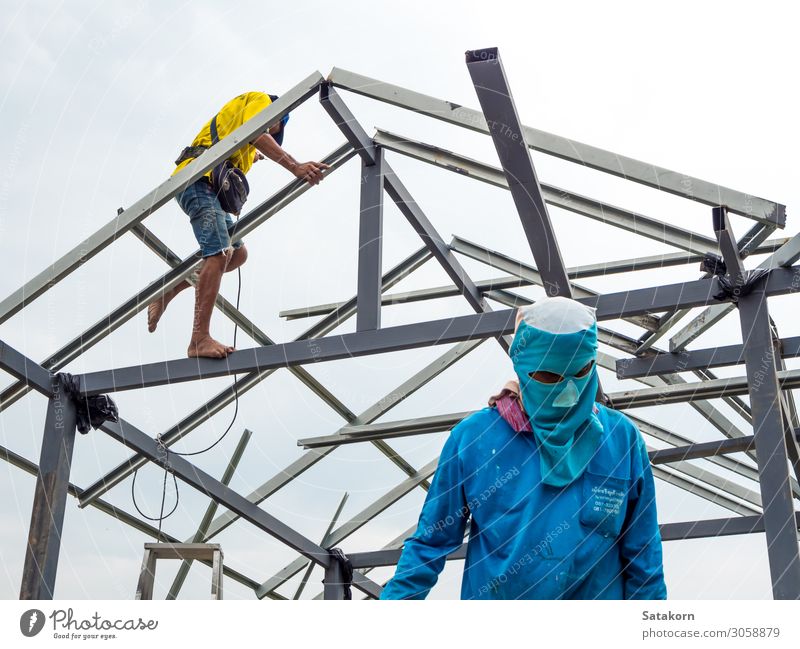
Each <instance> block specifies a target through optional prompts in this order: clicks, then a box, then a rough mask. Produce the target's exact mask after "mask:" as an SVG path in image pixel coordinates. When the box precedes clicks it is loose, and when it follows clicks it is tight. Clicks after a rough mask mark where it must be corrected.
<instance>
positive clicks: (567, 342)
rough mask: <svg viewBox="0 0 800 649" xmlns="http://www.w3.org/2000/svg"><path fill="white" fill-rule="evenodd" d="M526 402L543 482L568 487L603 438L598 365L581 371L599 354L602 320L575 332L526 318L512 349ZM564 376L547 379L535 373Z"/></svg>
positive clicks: (523, 399) (511, 354)
mask: <svg viewBox="0 0 800 649" xmlns="http://www.w3.org/2000/svg"><path fill="white" fill-rule="evenodd" d="M509 353H510V356H511V360H512V361H513V363H514V371H515V372H516V374H517V378H519V385H520V393H521V396H522V403H523V405H524V406H525V410H526V411H527V413H528V418H529V419H530V422H531V428H532V429H533V434H534V436H535V437H536V440H537V442H538V446H539V452H540V457H541V468H542V482H544V483H545V484H549V485H552V486H555V487H562V486H564V485H567V484H569V483H570V482H572V481H573V480H575V479H576V478H577V477H579V476H580V475H581V474H582V473H583V471H584V470H585V469H586V466H587V465H588V463H589V460H591V458H592V456H593V455H594V453H595V452H596V451H597V448H598V446H599V443H600V438H601V435H602V432H603V427H602V425H601V424H600V420H599V419H598V418H597V415H596V414H595V413H594V403H595V395H596V394H597V384H598V378H597V366H596V364H595V365H593V366H592V369H591V370H589V372H588V373H587V374H586V375H585V376H582V377H577V376H576V374H577V373H578V372H579V371H580V370H581V369H583V368H585V367H586V365H587V364H588V363H589V362H590V361H593V360H596V358H597V323H593V324H592V325H591V327H590V328H588V329H583V330H581V331H576V332H573V333H560V334H555V333H550V332H548V331H543V330H541V329H537V328H536V327H533V326H531V325H529V324H528V323H527V322H525V321H524V320H522V321H521V322H520V323H519V326H518V327H517V333H516V335H515V336H514V341H513V343H512V344H511V349H510V352H509ZM537 371H546V372H552V373H554V374H558V375H560V376H562V377H564V378H563V379H562V380H561V381H559V382H558V383H542V382H541V381H537V380H536V379H534V378H532V376H531V374H532V373H533V372H537Z"/></svg>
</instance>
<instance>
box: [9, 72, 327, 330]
mask: <svg viewBox="0 0 800 649" xmlns="http://www.w3.org/2000/svg"><path fill="white" fill-rule="evenodd" d="M323 81H324V79H323V77H322V75H321V74H320V73H319V72H314V73H313V74H311V75H309V76H308V77H306V78H305V79H304V80H303V81H301V82H300V83H299V84H297V85H296V86H294V88H291V89H290V90H288V91H287V92H285V93H283V94H282V95H281V96H280V97H279V98H278V99H277V100H275V102H273V103H271V104H270V105H269V106H267V107H266V108H265V109H264V110H262V111H261V112H259V113H258V114H257V115H254V116H253V117H252V118H251V119H249V120H247V121H246V122H245V123H244V124H242V125H241V126H240V127H239V128H237V129H236V130H235V131H233V132H232V133H230V134H229V135H227V136H225V137H224V138H222V139H221V140H220V141H219V142H217V144H215V145H214V146H212V147H211V148H209V149H207V150H206V151H205V152H203V153H202V154H201V155H200V156H198V157H197V158H195V159H194V160H193V161H192V162H190V163H189V164H188V165H187V166H186V167H184V168H183V169H181V170H180V171H179V172H178V173H177V174H175V175H174V176H170V177H169V178H168V179H167V180H165V181H164V182H163V183H161V185H159V186H158V187H156V188H155V189H154V190H153V191H151V192H150V193H149V194H147V195H146V196H144V197H142V198H140V199H139V200H138V201H136V203H134V204H133V205H131V207H129V208H128V209H127V210H125V211H123V212H121V213H120V214H118V215H117V216H116V218H114V219H113V220H111V221H109V222H108V223H106V224H105V225H104V226H103V227H102V228H100V229H99V230H98V231H97V232H95V233H94V234H93V235H91V236H90V237H88V238H87V239H85V240H84V241H82V242H81V243H79V244H78V245H77V246H75V248H73V249H72V250H70V251H69V252H68V253H66V254H65V255H64V256H62V257H61V258H59V259H58V260H56V261H55V262H53V264H52V265H51V266H50V267H49V268H47V269H46V270H44V271H42V272H41V273H39V274H38V275H37V276H36V277H34V278H33V279H31V280H29V281H28V282H26V283H25V284H24V285H23V286H22V287H21V288H19V289H18V290H16V291H15V292H14V293H12V294H11V295H9V296H8V297H7V298H6V299H5V300H3V301H2V302H0V323H3V322H5V321H6V320H8V319H9V318H10V317H11V316H13V315H14V314H15V313H17V312H18V311H19V310H20V309H22V308H23V307H24V306H25V305H26V304H30V303H31V302H33V300H35V299H36V298H37V297H39V296H40V295H42V294H43V293H45V292H46V291H47V290H49V289H50V288H52V287H53V286H55V285H56V284H57V283H58V282H59V281H61V280H62V279H64V278H65V277H67V276H68V275H69V274H70V273H72V272H73V271H74V270H76V269H77V268H79V267H80V266H82V265H83V264H84V263H85V262H86V261H88V260H89V259H91V258H92V257H94V256H95V255H96V254H97V253H98V252H100V251H101V250H103V248H105V247H107V246H108V245H109V244H111V243H112V242H113V241H114V240H115V239H117V238H118V237H120V236H122V235H123V234H124V233H125V232H127V231H128V230H130V229H131V228H132V227H133V226H134V225H136V224H137V223H141V222H142V221H143V220H144V219H145V218H146V217H148V216H149V215H150V214H152V213H153V212H155V211H156V210H157V209H158V208H160V207H161V206H162V205H164V204H166V203H167V202H168V201H169V200H170V199H172V198H173V197H174V196H175V195H176V194H177V193H178V192H180V191H182V190H183V189H185V188H186V187H188V186H189V185H190V184H191V183H193V182H194V181H195V180H197V179H198V178H200V176H202V175H203V174H204V173H206V172H207V171H208V170H209V169H211V168H212V167H214V166H215V165H216V164H217V163H218V162H220V161H221V160H225V159H226V158H228V157H229V156H230V155H231V154H232V153H233V152H235V151H236V150H237V149H239V148H241V147H242V146H244V145H245V144H246V143H248V142H251V141H253V140H254V139H255V138H257V137H258V136H259V135H261V134H262V133H266V132H267V130H268V129H269V128H270V127H271V126H274V125H275V124H277V123H278V122H279V121H280V119H281V117H283V115H285V114H286V113H288V112H289V111H291V110H294V109H295V108H296V107H297V106H299V105H300V104H302V103H303V102H304V101H305V100H306V99H308V98H309V97H311V96H312V95H313V94H315V93H316V91H317V88H318V87H319V85H320V83H322V82H323Z"/></svg>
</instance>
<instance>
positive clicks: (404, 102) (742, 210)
mask: <svg viewBox="0 0 800 649" xmlns="http://www.w3.org/2000/svg"><path fill="white" fill-rule="evenodd" d="M328 81H329V82H330V83H332V84H333V85H334V86H337V87H340V88H343V89H345V90H349V91H351V92H355V93H357V94H360V95H363V96H366V97H371V98H373V99H377V100H380V101H383V102H386V103H389V104H392V105H393V106H399V107H400V108H406V109H409V110H412V111H414V112H415V113H420V114H422V115H426V116H428V117H433V118H436V119H439V120H442V121H444V122H448V123H450V124H455V125H456V126H462V127H464V128H467V129H470V130H473V131H478V132H479V133H488V132H489V128H488V126H487V124H486V119H485V118H484V116H483V115H482V114H481V112H480V111H477V110H474V109H471V108H467V107H466V106H463V105H462V104H459V103H456V102H452V101H445V100H442V99H437V98H435V97H431V96H429V95H424V94H422V93H419V92H414V91H413V90H408V89H407V88H402V87H400V86H396V85H393V84H390V83H384V82H383V81H379V80H378V79H372V78H370V77H366V76H364V75H360V74H356V73H355V72H350V71H348V70H343V69H341V68H333V69H332V70H331V72H330V74H329V75H328ZM523 135H524V138H525V142H526V143H527V144H528V146H529V147H530V148H532V149H534V150H536V151H541V152H542V153H547V154H549V155H553V156H556V157H558V158H562V159H564V160H569V161H571V162H575V163H577V164H579V165H581V166H584V167H589V168H591V169H597V170H599V171H604V172H606V173H609V174H612V175H615V176H619V177H621V178H624V179H626V180H632V181H634V182H637V183H641V184H643V185H646V186H648V187H652V188H654V189H659V190H661V191H665V192H668V193H670V194H675V195H677V196H681V197H683V198H687V199H689V200H693V201H697V202H699V203H703V204H705V205H720V204H724V205H728V206H729V207H730V209H731V211H733V212H735V213H736V214H741V215H742V216H746V217H748V218H751V219H754V220H756V221H761V222H763V223H774V224H775V225H777V226H778V227H780V228H782V227H783V226H784V224H785V221H786V208H785V207H784V206H783V205H781V204H780V203H775V202H773V201H768V200H765V199H763V198H758V197H756V196H753V195H752V194H747V193H745V192H740V191H737V190H734V189H729V188H727V187H723V186H721V185H717V184H715V183H709V182H706V181H704V180H699V179H697V178H693V177H692V176H689V175H688V174H684V173H680V172H677V171H672V170H669V169H665V168H664V167H659V166H657V165H653V164H650V163H647V162H642V161H640V160H635V159H633V158H629V157H627V156H622V155H619V154H618V153H613V152H612V151H605V150H603V149H600V148H598V147H594V146H591V145H588V144H584V143H582V142H577V141H576V140H571V139H569V138H565V137H561V136H559V135H553V134H552V133H547V132H545V131H540V130H538V129H535V128H531V127H530V126H524V127H523Z"/></svg>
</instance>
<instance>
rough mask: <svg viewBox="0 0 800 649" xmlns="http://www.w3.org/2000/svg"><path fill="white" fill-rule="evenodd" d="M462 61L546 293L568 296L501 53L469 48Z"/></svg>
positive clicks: (562, 263) (561, 265) (570, 292)
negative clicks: (476, 96) (464, 60)
mask: <svg viewBox="0 0 800 649" xmlns="http://www.w3.org/2000/svg"><path fill="white" fill-rule="evenodd" d="M466 63H467V69H468V70H469V74H470V77H472V84H473V86H475V93H476V94H477V95H478V101H479V102H480V105H481V110H483V114H484V116H485V118H486V123H487V125H488V126H489V134H490V135H491V136H492V142H494V148H495V150H496V151H497V157H498V158H499V159H500V166H502V168H503V174H504V175H505V177H506V182H507V183H508V188H509V190H510V191H511V197H512V198H513V199H514V204H515V205H516V207H517V212H518V213H519V218H520V221H521V222H522V229H523V230H524V231H525V236H526V237H527V239H528V246H529V247H530V249H531V253H533V258H534V260H535V261H536V268H537V270H538V271H539V273H540V274H541V276H542V281H543V286H544V289H545V291H546V292H547V294H548V295H551V296H552V295H563V296H564V297H572V289H571V287H570V283H569V280H568V279H567V270H566V268H565V267H564V260H563V258H562V257H561V251H560V249H559V247H558V240H557V239H556V235H555V231H554V230H553V224H552V223H551V221H550V215H549V214H548V212H547V205H546V204H545V202H544V197H543V196H542V188H541V187H540V186H539V178H538V177H537V176H536V169H535V168H534V166H533V160H532V159H531V153H530V150H529V149H528V147H527V146H526V144H525V137H524V134H523V132H522V125H521V124H520V121H519V114H518V113H517V107H516V106H515V104H514V98H513V97H512V96H511V87H510V86H509V84H508V79H507V78H506V73H505V70H504V69H503V63H502V61H501V60H500V52H499V51H498V50H497V48H496V47H494V48H488V49H483V50H472V51H469V52H467V53H466Z"/></svg>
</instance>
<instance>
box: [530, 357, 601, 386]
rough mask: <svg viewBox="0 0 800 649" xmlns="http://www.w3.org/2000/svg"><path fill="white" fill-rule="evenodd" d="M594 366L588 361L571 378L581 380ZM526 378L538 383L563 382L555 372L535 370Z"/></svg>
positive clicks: (562, 378)
mask: <svg viewBox="0 0 800 649" xmlns="http://www.w3.org/2000/svg"><path fill="white" fill-rule="evenodd" d="M593 365H594V361H593V360H591V361H589V362H588V363H587V364H586V365H584V366H583V367H582V368H581V369H580V370H578V373H577V374H575V376H574V377H573V378H576V379H582V378H583V377H584V376H586V375H587V374H588V373H589V372H591V370H592V366H593ZM528 376H529V377H531V378H532V379H533V380H534V381H538V382H539V383H561V381H563V380H564V377H563V376H561V375H560V374H556V373H555V372H548V371H547V370H536V371H535V372H529V373H528Z"/></svg>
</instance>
